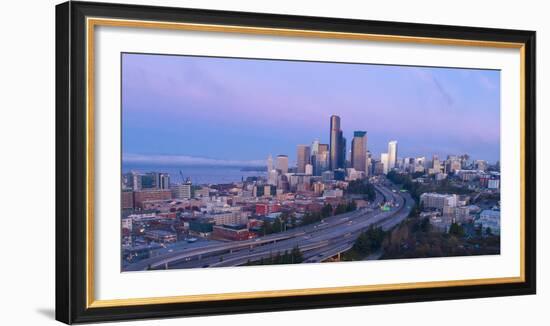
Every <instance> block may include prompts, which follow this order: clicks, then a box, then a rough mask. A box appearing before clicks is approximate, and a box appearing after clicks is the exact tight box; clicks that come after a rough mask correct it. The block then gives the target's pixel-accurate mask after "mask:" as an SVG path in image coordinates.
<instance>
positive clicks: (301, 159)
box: [296, 145, 311, 173]
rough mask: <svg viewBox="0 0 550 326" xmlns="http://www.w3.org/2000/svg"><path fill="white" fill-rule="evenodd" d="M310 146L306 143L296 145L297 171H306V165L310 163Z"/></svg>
mask: <svg viewBox="0 0 550 326" xmlns="http://www.w3.org/2000/svg"><path fill="white" fill-rule="evenodd" d="M310 159H311V148H310V147H309V146H307V145H298V147H297V152H296V168H297V172H298V173H305V172H306V165H307V164H310Z"/></svg>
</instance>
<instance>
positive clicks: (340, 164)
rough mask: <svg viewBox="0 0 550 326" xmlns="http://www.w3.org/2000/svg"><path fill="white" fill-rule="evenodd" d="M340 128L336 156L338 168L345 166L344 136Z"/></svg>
mask: <svg viewBox="0 0 550 326" xmlns="http://www.w3.org/2000/svg"><path fill="white" fill-rule="evenodd" d="M342 134H343V132H342V130H340V155H339V156H338V168H339V169H345V168H346V148H347V146H346V137H344V136H343V135H342Z"/></svg>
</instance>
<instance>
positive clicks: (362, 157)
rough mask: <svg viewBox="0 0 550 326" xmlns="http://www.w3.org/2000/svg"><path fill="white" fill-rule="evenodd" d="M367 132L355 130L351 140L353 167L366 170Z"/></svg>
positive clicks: (357, 169)
mask: <svg viewBox="0 0 550 326" xmlns="http://www.w3.org/2000/svg"><path fill="white" fill-rule="evenodd" d="M366 159H367V132H366V131H355V132H354V133H353V140H352V141H351V167H352V168H354V169H355V170H356V171H363V172H366Z"/></svg>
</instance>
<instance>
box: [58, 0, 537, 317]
mask: <svg viewBox="0 0 550 326" xmlns="http://www.w3.org/2000/svg"><path fill="white" fill-rule="evenodd" d="M56 35H57V37H56V42H57V44H56V50H57V52H56V106H57V111H56V112H57V113H56V115H57V116H56V123H57V126H56V132H57V133H56V174H57V176H56V215H57V219H56V223H57V224H56V232H57V233H56V248H57V249H56V318H57V319H58V320H60V321H62V322H65V323H68V324H71V323H80V322H96V321H110V320H122V319H138V318H159V317H174V316H195V315H207V314H223V313H247V312H259V311H276V310H287V309H308V308H321V307H338V306H350V305H365V304H381V303H398V302H413V301H427V300H446V299H460V298H475V297H491V296H504V295H522V294H534V293H535V289H536V287H535V283H536V278H535V269H536V268H535V243H536V240H535V211H536V208H535V32H534V31H518V30H504V29H489V28H477V27H459V26H443V25H424V24H411V23H398V22H381V21H363V20H349V19H337V18H321V17H302V16H286V15H271V14H259V13H242V12H227V11H213V10H197V9H182V8H166V7H149V6H137V5H118V4H100V3H88V2H75V1H71V2H67V3H63V4H60V5H58V6H57V7H56Z"/></svg>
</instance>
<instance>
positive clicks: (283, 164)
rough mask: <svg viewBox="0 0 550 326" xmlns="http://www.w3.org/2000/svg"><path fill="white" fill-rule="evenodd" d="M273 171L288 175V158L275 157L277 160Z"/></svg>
mask: <svg viewBox="0 0 550 326" xmlns="http://www.w3.org/2000/svg"><path fill="white" fill-rule="evenodd" d="M275 169H277V170H279V172H280V173H282V174H285V173H288V156H287V155H277V160H276V161H275Z"/></svg>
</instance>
